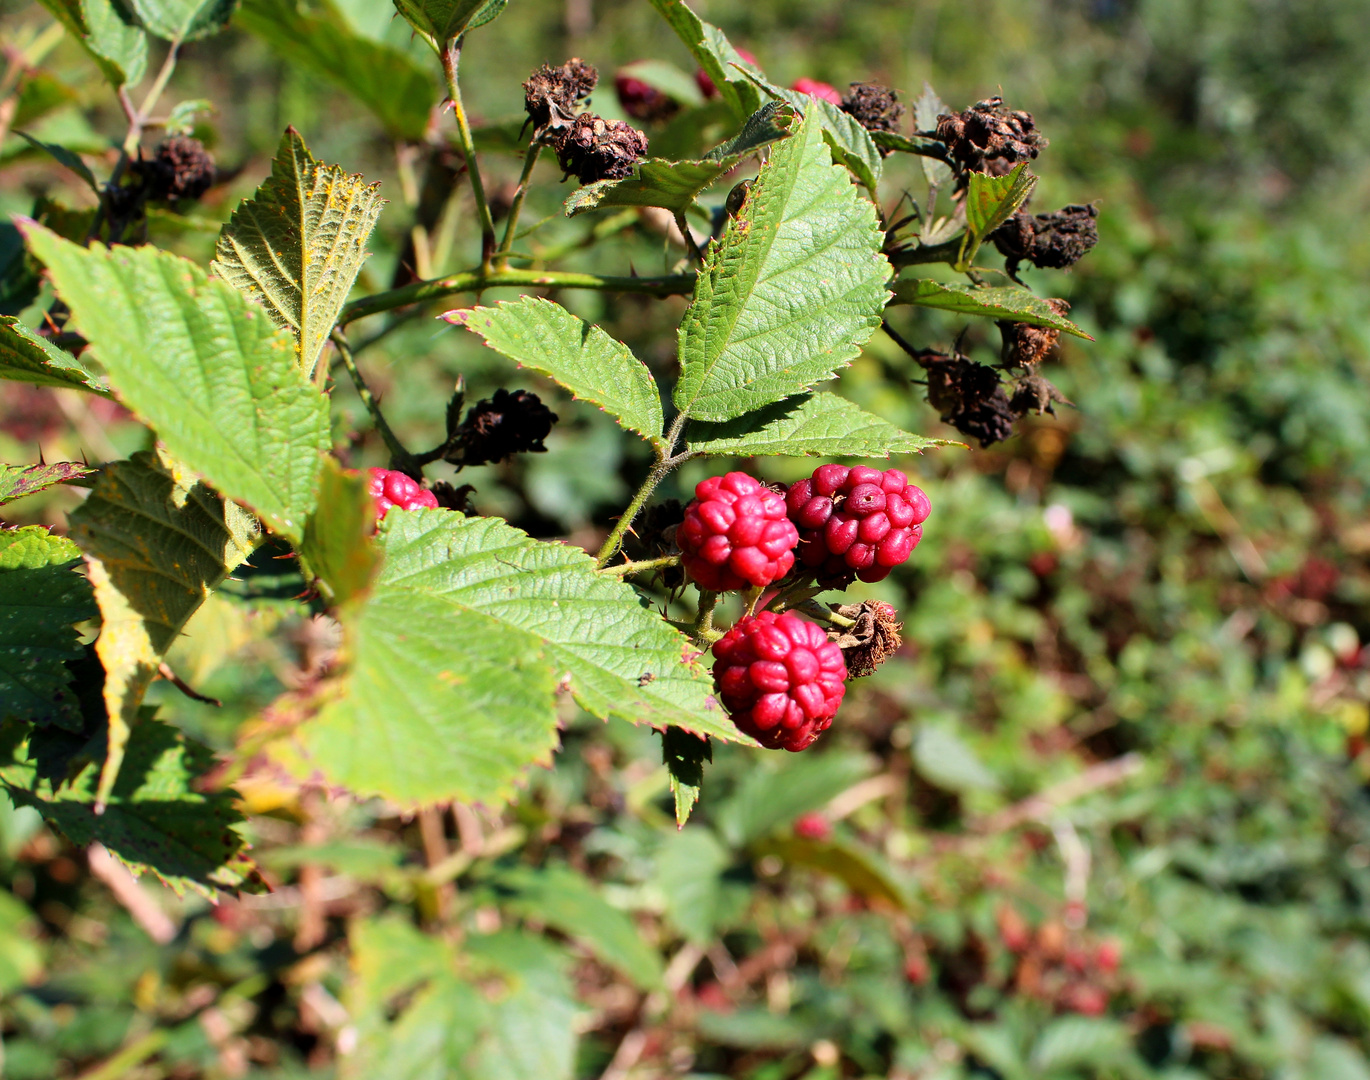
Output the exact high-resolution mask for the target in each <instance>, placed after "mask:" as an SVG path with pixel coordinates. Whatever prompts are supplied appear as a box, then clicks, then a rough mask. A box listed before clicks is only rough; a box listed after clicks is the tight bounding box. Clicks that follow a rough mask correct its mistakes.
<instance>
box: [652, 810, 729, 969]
mask: <svg viewBox="0 0 1370 1080" xmlns="http://www.w3.org/2000/svg"><path fill="white" fill-rule="evenodd" d="M731 861H732V859H731V857H730V856H729V855H728V852H727V851H726V850H725V849H724V847H723V845H722V844H720V843H719V842H718V840H717V838H716V837H715V836H714V834H713V833H712V832H711V831H710V830H709V829H706V828H702V827H700V826H698V825H696V826H695V827H694V828H693V829H684V830H682V831H681V832H678V833H676V834H675V835H674V836H668V837H665V838H663V839H662V841H661V845H660V847H658V848H657V851H656V873H655V878H654V880H655V883H656V885H657V887H658V888H660V889H661V892H662V894H663V895H664V896H665V898H666V917H667V918H668V919H669V920H670V921H671V923H672V925H674V926H675V928H676V929H677V930H679V931H680V933H681V934H682V935H683V936H684V937H685V940H686V941H690V942H693V943H694V944H695V945H701V946H707V945H709V944H711V943H712V942H713V941H714V939H715V933H714V931H715V929H716V927H717V926H718V925H719V923H720V922H721V921H722V917H723V915H724V914H725V912H724V910H723V909H724V907H725V901H724V889H723V882H722V880H721V875H722V873H723V871H724V870H725V869H726V868H727V866H728V864H729V863H730V862H731Z"/></svg>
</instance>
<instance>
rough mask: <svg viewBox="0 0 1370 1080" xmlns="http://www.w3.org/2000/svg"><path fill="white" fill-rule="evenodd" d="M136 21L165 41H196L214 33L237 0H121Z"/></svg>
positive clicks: (229, 15) (224, 24) (223, 23)
mask: <svg viewBox="0 0 1370 1080" xmlns="http://www.w3.org/2000/svg"><path fill="white" fill-rule="evenodd" d="M120 3H122V4H124V5H125V6H126V7H127V8H128V10H129V11H130V12H131V13H132V15H133V17H134V19H136V20H137V22H138V24H139V25H140V26H142V27H143V28H144V29H146V30H147V31H148V33H150V34H153V35H155V36H157V37H159V38H162V39H163V40H165V41H196V40H198V39H199V38H206V37H210V36H211V35H213V34H217V33H218V32H219V31H220V30H222V29H223V28H224V27H225V26H227V25H228V20H229V19H231V18H232V17H233V12H234V10H235V9H236V8H237V6H238V0H120Z"/></svg>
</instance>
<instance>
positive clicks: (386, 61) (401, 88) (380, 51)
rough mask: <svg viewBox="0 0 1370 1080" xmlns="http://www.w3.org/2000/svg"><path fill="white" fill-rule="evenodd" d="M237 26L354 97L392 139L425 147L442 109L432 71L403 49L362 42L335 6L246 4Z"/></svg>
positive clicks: (327, 1)
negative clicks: (435, 112)
mask: <svg viewBox="0 0 1370 1080" xmlns="http://www.w3.org/2000/svg"><path fill="white" fill-rule="evenodd" d="M235 23H236V24H237V25H238V26H241V27H242V28H243V29H245V30H248V31H250V32H251V33H253V34H256V35H257V36H258V37H259V38H261V39H262V40H263V41H265V42H266V43H267V44H268V45H270V46H271V47H272V48H273V49H275V50H276V51H277V52H278V53H280V54H281V55H282V56H283V57H284V58H285V59H287V60H289V61H290V62H291V63H293V64H297V65H298V66H299V67H301V68H303V69H304V70H305V71H308V72H311V73H312V74H314V75H316V76H318V77H319V78H321V79H323V80H325V81H326V82H329V83H331V84H333V85H334V86H336V87H337V88H338V89H339V90H342V91H344V92H345V93H348V94H351V95H352V96H353V97H355V98H356V99H357V100H358V101H359V102H361V103H362V104H363V105H365V106H366V107H367V108H368V109H370V110H371V112H372V113H374V114H375V116H376V118H377V119H378V120H380V122H381V124H382V125H383V126H384V127H385V130H386V134H388V135H390V136H391V137H392V138H398V139H407V140H410V141H413V142H421V141H423V138H424V134H425V132H426V131H427V130H428V120H429V116H430V114H431V112H432V109H433V106H434V105H436V104H437V99H438V95H437V91H436V90H435V88H434V85H433V79H432V77H431V76H430V75H429V73H428V72H427V71H425V70H424V69H423V68H422V67H420V66H419V65H418V64H416V63H415V62H414V61H413V60H412V59H410V58H409V56H408V55H407V54H405V53H403V52H400V51H399V50H398V49H394V48H391V47H390V46H389V45H384V44H382V43H381V42H379V41H372V40H371V39H370V38H366V37H362V36H361V35H360V34H356V33H354V32H353V31H352V30H351V29H349V26H348V23H347V20H346V19H345V18H343V16H342V15H341V13H339V12H338V11H337V10H336V8H335V7H334V5H333V3H332V2H331V0H312V2H311V3H310V4H309V5H308V7H305V6H303V5H301V4H299V3H298V2H296V0H244V2H243V4H242V7H241V8H239V10H238V14H237V16H236V18H235Z"/></svg>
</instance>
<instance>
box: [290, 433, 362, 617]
mask: <svg viewBox="0 0 1370 1080" xmlns="http://www.w3.org/2000/svg"><path fill="white" fill-rule="evenodd" d="M323 466H324V467H323V472H322V473H321V475H320V477H319V505H318V506H316V507H315V508H314V512H313V513H312V514H310V515H309V518H308V520H307V521H305V523H304V540H303V541H302V542H301V544H300V551H299V555H300V562H301V564H302V566H303V568H304V570H305V572H306V573H307V574H308V575H309V577H310V578H311V579H312V580H313V582H314V584H315V585H316V586H318V589H319V592H320V593H321V594H322V596H323V598H324V599H325V600H326V601H328V603H329V604H331V605H333V606H335V607H341V606H342V605H344V604H348V603H351V602H352V601H353V600H355V599H357V598H358V597H360V596H362V595H363V594H364V593H365V592H366V591H367V589H369V588H370V587H371V580H372V579H373V578H374V577H375V576H376V571H377V570H379V569H380V563H381V553H380V550H379V549H378V548H377V546H376V544H375V542H374V541H373V540H372V538H371V537H372V534H373V533H374V532H375V531H376V503H375V501H374V500H373V499H372V498H371V493H370V492H369V491H368V490H367V486H368V485H367V476H366V474H365V473H357V472H347V471H344V469H343V467H342V466H341V465H339V464H338V462H337V460H336V459H335V458H333V457H326V458H324V463H323Z"/></svg>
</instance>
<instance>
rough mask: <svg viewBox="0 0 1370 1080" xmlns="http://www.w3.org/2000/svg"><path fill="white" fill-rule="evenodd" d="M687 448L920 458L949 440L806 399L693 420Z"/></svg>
mask: <svg viewBox="0 0 1370 1080" xmlns="http://www.w3.org/2000/svg"><path fill="white" fill-rule="evenodd" d="M685 444H686V447H687V449H689V450H690V451H692V452H693V453H696V454H716V455H717V454H729V455H731V456H733V457H759V456H763V455H770V456H775V455H783V456H786V457H806V456H815V455H816V456H820V457H863V458H871V457H889V456H890V455H891V454H916V453H920V452H921V451H922V450H924V449H925V448H927V447H929V446H945V445H947V442H946V440H945V439H925V438H923V437H922V436H921V435H914V434H911V433H910V432H907V431H903V430H901V429H900V428H897V427H895V426H894V425H893V424H891V423H888V422H886V421H884V420H881V419H880V417H878V416H875V415H873V414H871V413H868V412H866V411H865V410H864V409H862V408H861V407H860V406H859V405H856V404H855V403H853V402H850V401H848V400H846V399H845V398H840V397H838V396H837V395H836V394H827V393H823V394H805V395H803V396H801V397H793V398H787V399H786V400H784V401H780V402H777V403H776V404H774V405H768V406H766V407H765V408H764V409H758V410H756V411H755V412H750V413H745V414H744V415H742V416H739V417H736V418H734V419H732V420H725V421H723V422H722V423H718V424H707V423H702V422H700V421H692V422H691V423H690V425H689V426H688V427H687V428H686V429H685Z"/></svg>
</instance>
